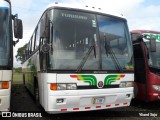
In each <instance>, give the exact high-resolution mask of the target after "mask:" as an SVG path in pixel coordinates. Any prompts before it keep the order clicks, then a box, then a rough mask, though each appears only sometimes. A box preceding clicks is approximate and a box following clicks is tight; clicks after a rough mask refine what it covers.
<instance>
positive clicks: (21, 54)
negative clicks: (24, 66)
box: [16, 44, 27, 61]
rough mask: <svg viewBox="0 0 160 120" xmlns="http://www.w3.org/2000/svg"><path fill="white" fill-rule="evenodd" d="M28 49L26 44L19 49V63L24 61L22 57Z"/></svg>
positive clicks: (17, 56) (17, 57)
mask: <svg viewBox="0 0 160 120" xmlns="http://www.w3.org/2000/svg"><path fill="white" fill-rule="evenodd" d="M26 47H27V44H25V45H24V46H23V47H20V48H18V50H17V55H16V59H17V61H22V56H23V54H24V52H25V49H26Z"/></svg>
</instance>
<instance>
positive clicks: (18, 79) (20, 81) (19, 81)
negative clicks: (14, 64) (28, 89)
mask: <svg viewBox="0 0 160 120" xmlns="http://www.w3.org/2000/svg"><path fill="white" fill-rule="evenodd" d="M13 84H23V79H22V73H16V72H14V73H13Z"/></svg>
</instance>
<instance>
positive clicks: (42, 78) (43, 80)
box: [38, 73, 57, 109]
mask: <svg viewBox="0 0 160 120" xmlns="http://www.w3.org/2000/svg"><path fill="white" fill-rule="evenodd" d="M56 78H57V75H56V74H54V73H47V74H46V73H38V82H39V95H40V104H41V105H42V107H43V108H44V109H48V101H49V100H48V89H47V88H48V83H56V82H57V80H56Z"/></svg>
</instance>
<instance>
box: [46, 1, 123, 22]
mask: <svg viewBox="0 0 160 120" xmlns="http://www.w3.org/2000/svg"><path fill="white" fill-rule="evenodd" d="M52 7H53V8H54V7H59V8H68V9H74V10H85V11H89V12H98V13H103V14H107V15H112V16H116V17H120V18H123V19H125V17H124V16H123V15H120V14H118V13H115V12H112V11H107V12H106V11H104V10H103V9H101V8H96V7H92V6H88V5H86V6H85V5H84V6H80V5H73V4H66V3H58V2H55V3H51V4H50V5H48V7H47V8H46V9H48V8H52Z"/></svg>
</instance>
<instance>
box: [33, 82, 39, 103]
mask: <svg viewBox="0 0 160 120" xmlns="http://www.w3.org/2000/svg"><path fill="white" fill-rule="evenodd" d="M34 97H35V102H36V104H37V106H39V105H40V104H39V87H38V82H37V81H36V82H35V86H34Z"/></svg>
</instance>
